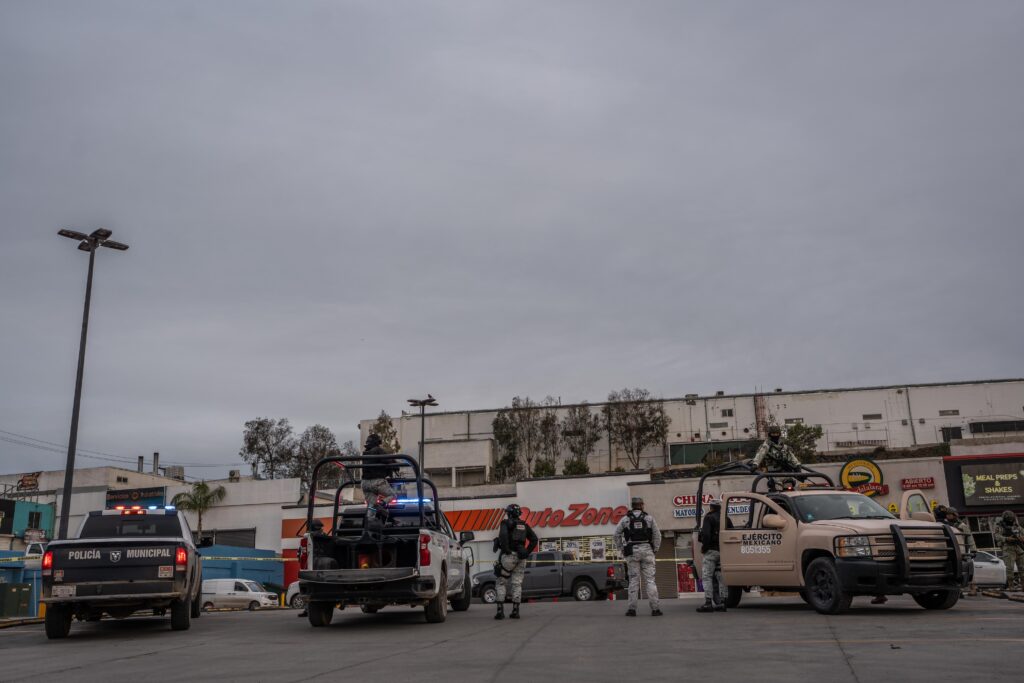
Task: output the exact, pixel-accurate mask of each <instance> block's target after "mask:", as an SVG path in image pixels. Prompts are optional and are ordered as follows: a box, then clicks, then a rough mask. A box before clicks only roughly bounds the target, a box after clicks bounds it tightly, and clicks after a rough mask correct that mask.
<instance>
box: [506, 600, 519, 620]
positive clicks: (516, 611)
mask: <svg viewBox="0 0 1024 683" xmlns="http://www.w3.org/2000/svg"><path fill="white" fill-rule="evenodd" d="M508 618H509V619H518V618H519V603H518V602H513V603H512V614H510V615H508Z"/></svg>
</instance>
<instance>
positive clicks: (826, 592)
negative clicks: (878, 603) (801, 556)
mask: <svg viewBox="0 0 1024 683" xmlns="http://www.w3.org/2000/svg"><path fill="white" fill-rule="evenodd" d="M804 585H805V586H806V587H805V588H804V591H805V592H806V594H807V602H808V604H810V606H811V607H813V608H814V609H815V610H816V611H817V612H818V613H820V614H839V613H840V612H843V611H845V610H847V609H848V608H849V607H850V602H852V601H853V596H852V595H850V594H849V593H844V592H843V589H842V585H841V584H840V583H839V572H837V571H836V565H835V562H833V561H832V558H831V557H819V558H818V559H816V560H814V561H813V562H811V563H810V564H809V565H807V571H806V572H805V573H804Z"/></svg>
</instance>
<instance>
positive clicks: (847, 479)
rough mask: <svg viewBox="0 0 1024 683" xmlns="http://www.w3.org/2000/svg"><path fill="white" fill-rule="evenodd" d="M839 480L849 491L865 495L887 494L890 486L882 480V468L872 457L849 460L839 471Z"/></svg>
mask: <svg viewBox="0 0 1024 683" xmlns="http://www.w3.org/2000/svg"><path fill="white" fill-rule="evenodd" d="M839 480H840V481H841V482H842V484H843V488H844V489H846V490H847V491H856V492H857V493H863V494H864V495H865V496H877V495H883V496H884V495H886V494H887V493H889V486H888V484H885V483H884V482H883V481H882V469H881V468H880V467H879V466H878V465H876V464H875V461H874V460H871V459H870V458H854V459H853V460H848V461H847V462H846V464H845V465H843V469H841V470H840V471H839Z"/></svg>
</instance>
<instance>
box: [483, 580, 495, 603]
mask: <svg viewBox="0 0 1024 683" xmlns="http://www.w3.org/2000/svg"><path fill="white" fill-rule="evenodd" d="M480 599H481V600H483V601H484V602H486V603H487V604H488V605H493V604H494V603H496V602H497V601H498V593H497V592H496V591H495V588H494V584H493V583H485V584H484V585H482V586H480Z"/></svg>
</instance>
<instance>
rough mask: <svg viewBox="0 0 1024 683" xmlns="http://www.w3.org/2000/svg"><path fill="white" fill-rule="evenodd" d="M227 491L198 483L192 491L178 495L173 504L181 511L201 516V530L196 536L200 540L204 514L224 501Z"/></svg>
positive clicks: (199, 529)
mask: <svg viewBox="0 0 1024 683" xmlns="http://www.w3.org/2000/svg"><path fill="white" fill-rule="evenodd" d="M227 493H228V492H227V490H225V488H224V487H223V486H218V487H217V488H215V489H211V488H210V485H209V484H207V483H206V482H205V481H197V482H196V483H194V484H192V490H191V491H182V492H181V493H179V494H178V495H176V496H175V497H174V498H173V500H171V504H172V505H174V507H176V508H178V509H179V510H185V511H187V512H194V513H196V515H198V516H199V528H198V529H197V530H196V535H197V536H199V537H200V538H201V537H202V534H203V513H204V512H206V511H207V510H209V509H210V508H211V507H213V506H214V505H215V504H216V503H219V502H221V501H222V500H224V496H226V495H227Z"/></svg>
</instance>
